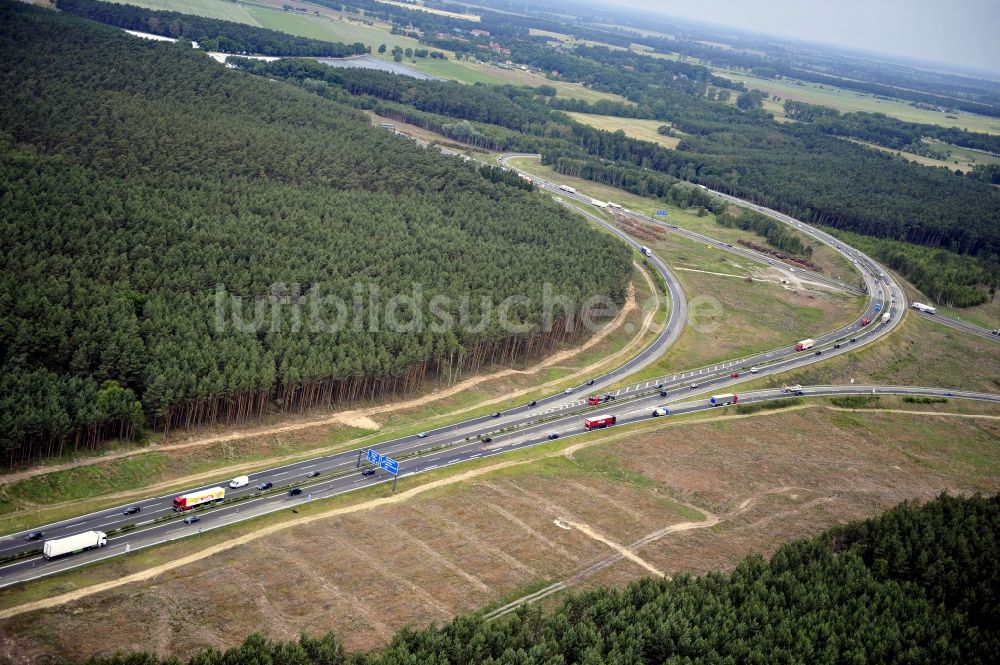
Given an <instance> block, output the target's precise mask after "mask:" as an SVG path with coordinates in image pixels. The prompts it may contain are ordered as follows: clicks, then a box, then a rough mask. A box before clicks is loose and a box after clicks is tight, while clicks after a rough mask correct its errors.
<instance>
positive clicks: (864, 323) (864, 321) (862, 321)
mask: <svg viewBox="0 0 1000 665" xmlns="http://www.w3.org/2000/svg"><path fill="white" fill-rule="evenodd" d="M871 322H872V320H871V319H868V318H865V319H861V327H862V328H864V327H865V326H867V325H868V324H869V323H871Z"/></svg>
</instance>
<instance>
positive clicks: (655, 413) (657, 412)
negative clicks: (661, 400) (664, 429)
mask: <svg viewBox="0 0 1000 665" xmlns="http://www.w3.org/2000/svg"><path fill="white" fill-rule="evenodd" d="M668 413H670V410H669V409H667V407H665V406H660V407H657V408H656V409H655V410H654V411H653V417H654V418H656V417H657V416H665V415H667V414H668Z"/></svg>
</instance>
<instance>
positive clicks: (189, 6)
mask: <svg viewBox="0 0 1000 665" xmlns="http://www.w3.org/2000/svg"><path fill="white" fill-rule="evenodd" d="M108 1H109V2H117V3H119V4H123V5H135V6H136V7H146V8H147V9H157V10H160V11H165V12H181V13H184V14H194V15H195V16H206V17H208V18H217V19H222V20H224V21H234V22H236V23H246V24H249V25H256V26H258V27H265V28H266V27H269V26H266V25H262V24H261V23H260V22H258V21H257V19H256V18H254V17H253V15H252V14H251V13H250V8H251V6H250V5H248V4H243V3H237V2H227V1H226V0H108ZM302 36H308V35H302Z"/></svg>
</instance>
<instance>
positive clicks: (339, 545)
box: [0, 407, 1000, 662]
mask: <svg viewBox="0 0 1000 665" xmlns="http://www.w3.org/2000/svg"><path fill="white" fill-rule="evenodd" d="M998 434H1000V423H998V422H997V421H991V420H971V419H963V418H960V417H955V416H946V417H945V416H938V415H926V416H917V415H907V414H894V413H884V412H844V411H838V410H829V409H825V408H823V407H815V408H808V409H805V410H797V411H785V412H775V413H770V414H766V415H759V416H753V417H748V418H742V419H738V420H728V419H720V418H717V417H716V418H712V419H711V420H710V421H709V420H706V421H705V422H686V423H675V424H670V423H669V422H662V421H660V422H655V423H652V424H648V425H647V426H644V427H641V428H636V429H631V430H624V429H623V430H619V431H615V430H609V431H606V432H603V433H601V434H598V435H596V436H595V437H593V438H592V439H590V440H592V441H596V440H602V441H604V443H602V444H600V445H596V446H593V447H590V448H587V449H584V450H580V451H577V452H576V453H575V454H572V455H571V456H569V457H566V456H556V457H551V456H550V457H547V458H544V459H538V458H539V457H540V456H541V455H542V454H543V453H547V454H549V455H551V454H554V453H557V452H558V450H559V449H560V448H563V447H565V446H567V445H569V444H570V442H569V441H565V442H562V441H561V442H559V444H560V445H559V446H551V445H549V446H545V447H543V448H542V449H536V450H535V451H533V452H532V453H530V454H528V453H515V454H512V455H510V456H505V457H504V458H502V459H517V458H521V459H524V460H526V461H527V463H525V464H522V465H519V466H513V467H508V468H505V469H500V470H496V471H492V472H489V473H486V474H483V475H478V476H476V477H471V478H469V479H467V480H465V481H462V482H460V483H455V484H452V485H447V486H445V487H441V488H439V489H435V490H432V491H430V492H427V493H424V494H420V495H417V496H414V497H413V498H411V499H409V500H408V501H406V502H405V503H397V504H394V505H387V506H383V507H378V508H374V509H370V510H363V511H359V512H352V513H347V514H342V515H339V516H334V517H329V518H325V519H322V520H319V521H315V522H312V523H310V524H307V525H304V526H299V527H296V528H294V529H288V530H284V531H279V532H276V533H273V534H270V535H268V536H267V537H266V538H259V539H256V540H252V541H250V542H248V543H246V544H243V545H240V546H238V547H236V548H235V549H230V550H226V551H223V552H221V553H218V554H214V555H210V556H208V557H206V558H203V559H201V560H198V561H194V562H193V563H189V564H187V565H185V566H184V567H182V568H177V569H174V570H170V571H166V572H161V573H160V574H159V575H157V576H156V577H155V578H154V579H153V580H152V581H148V582H137V583H133V584H130V585H126V586H122V587H118V588H115V589H112V590H108V591H102V592H98V593H96V594H95V595H91V596H87V597H84V598H82V599H80V600H75V601H72V602H70V603H69V604H67V605H64V606H59V607H55V608H52V609H47V610H40V611H35V612H31V613H28V614H23V615H19V616H15V617H13V618H10V619H7V620H4V621H3V622H2V623H0V632H3V633H4V634H5V635H6V638H5V647H6V648H7V649H8V650H11V649H12V650H13V651H14V652H16V653H20V654H22V655H23V658H24V659H25V661H26V662H30V661H31V660H32V659H35V658H39V657H40V656H41V655H42V654H45V655H46V656H48V657H49V658H55V659H56V660H59V661H60V662H80V661H82V660H84V659H85V658H86V657H88V656H90V655H93V654H98V653H105V654H106V653H110V652H113V651H114V650H116V649H147V650H148V649H151V650H154V651H156V652H157V653H159V654H160V655H161V656H163V655H167V654H176V655H180V656H188V655H191V654H193V653H194V652H195V651H197V650H199V649H201V648H203V647H206V646H214V647H225V646H228V645H232V644H235V643H238V642H239V641H241V640H242V639H243V637H244V636H245V635H247V634H249V633H251V632H256V631H259V632H263V633H264V634H266V635H268V636H271V637H277V638H281V639H293V638H295V637H297V635H298V634H299V632H300V631H303V630H304V631H306V632H308V633H312V634H317V633H323V632H325V631H327V630H334V631H336V633H337V636H338V638H339V639H340V640H342V641H344V643H345V645H346V646H347V648H348V649H350V650H352V651H353V650H363V649H370V648H372V647H374V646H377V645H379V644H383V643H385V642H386V641H387V640H388V639H389V638H390V637H391V636H392V634H393V632H394V631H396V630H398V629H399V628H400V627H402V626H403V625H411V626H414V627H417V628H419V627H421V626H424V625H427V624H429V623H430V622H438V623H440V622H443V621H446V620H448V619H449V618H450V617H452V616H454V615H455V614H457V613H462V612H469V611H475V610H477V609H478V608H481V607H483V606H487V607H488V606H496V605H497V604H498V603H499V602H500V601H501V600H511V599H515V598H517V597H519V596H520V595H522V594H524V593H526V592H529V591H534V590H537V589H541V588H543V587H544V586H546V585H548V584H551V583H553V582H557V581H561V580H567V579H569V578H574V577H575V576H577V575H578V574H579V577H576V578H575V586H574V587H572V588H574V589H580V588H586V587H588V586H592V585H595V584H599V583H602V584H616V585H620V584H623V583H626V582H628V581H631V580H634V579H637V578H639V577H642V576H645V575H649V574H651V571H657V572H662V573H665V574H678V573H693V574H701V573H705V572H708V571H711V570H722V571H725V570H731V569H732V568H733V567H734V566H735V564H736V563H737V562H738V561H739V559H741V558H742V557H744V556H746V555H748V554H750V553H760V554H763V555H764V556H767V555H769V554H770V553H772V552H773V551H774V550H775V549H776V548H777V547H778V546H780V545H781V544H782V543H784V542H787V541H788V540H790V539H793V538H800V537H807V536H812V535H815V534H816V533H818V532H820V531H822V530H823V529H826V528H828V527H830V526H833V525H835V524H839V523H842V522H843V521H846V520H851V519H860V518H864V517H867V516H871V515H874V514H876V513H878V512H880V511H882V510H885V509H887V508H888V507H890V506H892V505H895V504H897V503H899V502H900V501H902V500H907V499H917V500H926V499H930V498H932V497H934V496H936V495H937V494H938V493H939V492H940V491H941V488H942V487H947V488H949V491H950V492H952V493H973V492H977V491H978V492H994V491H997V489H998V488H1000V452H998V450H1000V448H998V446H997V443H998V441H1000V438H998ZM532 456H533V457H534V458H535V461H528V460H531V459H532ZM497 461H499V460H497ZM495 463H496V461H489V462H487V461H484V460H479V461H477V462H475V463H472V464H470V465H465V466H463V467H462V468H467V467H468V468H473V467H483V466H485V465H486V464H495ZM442 471H443V470H439V471H437V472H433V473H432V474H428V477H427V478H426V479H424V478H423V477H421V478H422V480H421V481H419V482H425V481H426V480H429V479H431V478H441V477H442V475H443V474H442ZM451 473H455V471H454V470H453V471H451ZM387 491H388V490H387V488H384V487H383V488H375V489H372V490H366V491H365V492H359V493H357V494H356V495H348V496H346V497H340V498H338V499H333V500H330V501H321V502H313V503H311V504H309V505H306V506H304V507H303V510H302V514H304V515H308V514H314V513H316V512H319V511H322V510H327V509H329V508H330V507H332V506H337V505H347V504H349V503H359V502H362V501H364V500H366V499H370V498H372V497H374V496H382V495H384V494H385V493H386V492H387ZM288 517H292V516H291V515H287V516H277V515H276V516H272V517H270V518H265V519H264V520H259V521H258V522H259V523H257V524H248V523H244V524H243V525H239V526H236V527H231V528H227V529H226V530H224V531H221V530H220V532H207V533H206V534H205V535H204V536H202V537H200V538H199V539H198V540H197V541H195V540H194V539H188V540H185V541H179V542H176V543H172V544H170V545H167V546H164V547H161V548H157V549H155V550H152V551H149V552H137V553H134V554H133V555H131V556H130V557H128V558H122V559H118V560H116V561H115V562H114V563H111V564H106V565H103V566H97V567H89V568H86V569H82V570H80V571H76V572H74V573H70V574H66V575H62V576H57V577H53V578H47V579H45V580H40V581H39V582H36V583H34V584H32V585H29V586H28V587H22V588H14V589H5V590H3V591H0V605H2V606H7V607H9V606H11V605H12V604H15V603H18V602H23V601H25V600H27V599H30V598H38V597H42V596H45V595H47V594H55V593H62V592H65V591H67V590H70V589H75V588H81V587H84V586H87V585H89V584H93V583H95V582H98V581H100V580H102V579H105V580H114V579H116V578H117V577H119V576H122V575H127V574H129V573H131V572H134V571H136V570H142V569H144V568H147V567H149V566H151V565H156V564H158V563H165V562H169V561H172V560H175V559H177V558H179V557H180V556H183V555H184V554H185V553H189V552H192V551H197V550H198V549H200V548H203V547H208V546H210V545H212V544H214V543H217V542H221V541H223V540H224V539H225V538H227V537H234V536H236V535H238V534H240V533H246V532H247V531H248V530H250V529H253V528H260V526H261V525H263V524H265V523H272V524H273V523H275V522H277V521H278V520H281V519H288ZM386 524H391V525H392V528H385V525H386ZM706 527H708V528H706ZM598 538H603V539H605V540H606V541H610V542H611V543H613V544H618V545H620V546H623V547H626V548H629V549H630V550H631V551H632V555H633V557H635V558H634V559H633V560H626V559H623V558H622V557H621V556H620V555H617V554H616V552H615V551H614V550H612V549H611V548H610V547H609V545H607V544H606V543H605V542H601V541H600V540H598ZM640 539H644V540H645V542H644V544H641V545H640V544H637V543H638V541H640ZM597 563H602V564H604V565H605V567H604V568H603V569H602V570H600V572H598V573H597V574H595V575H590V574H587V573H581V571H583V570H584V569H587V568H589V567H590V566H592V565H594V564H597ZM640 564H641V565H640ZM558 598H559V596H554V597H552V598H550V599H549V600H548V601H547V602H549V603H551V602H555V601H556V600H558ZM206 608H211V611H206ZM192 617H197V620H196V621H192V620H191V618H192ZM124 625H127V626H128V630H122V626H124Z"/></svg>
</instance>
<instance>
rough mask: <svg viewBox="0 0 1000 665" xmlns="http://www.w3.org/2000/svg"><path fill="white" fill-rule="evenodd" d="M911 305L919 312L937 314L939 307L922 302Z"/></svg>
mask: <svg viewBox="0 0 1000 665" xmlns="http://www.w3.org/2000/svg"><path fill="white" fill-rule="evenodd" d="M910 307H912V308H913V309H915V310H917V311H918V312H924V313H925V314H937V307H931V306H930V305H925V304H924V303H922V302H915V303H913V304H912V305H910Z"/></svg>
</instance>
